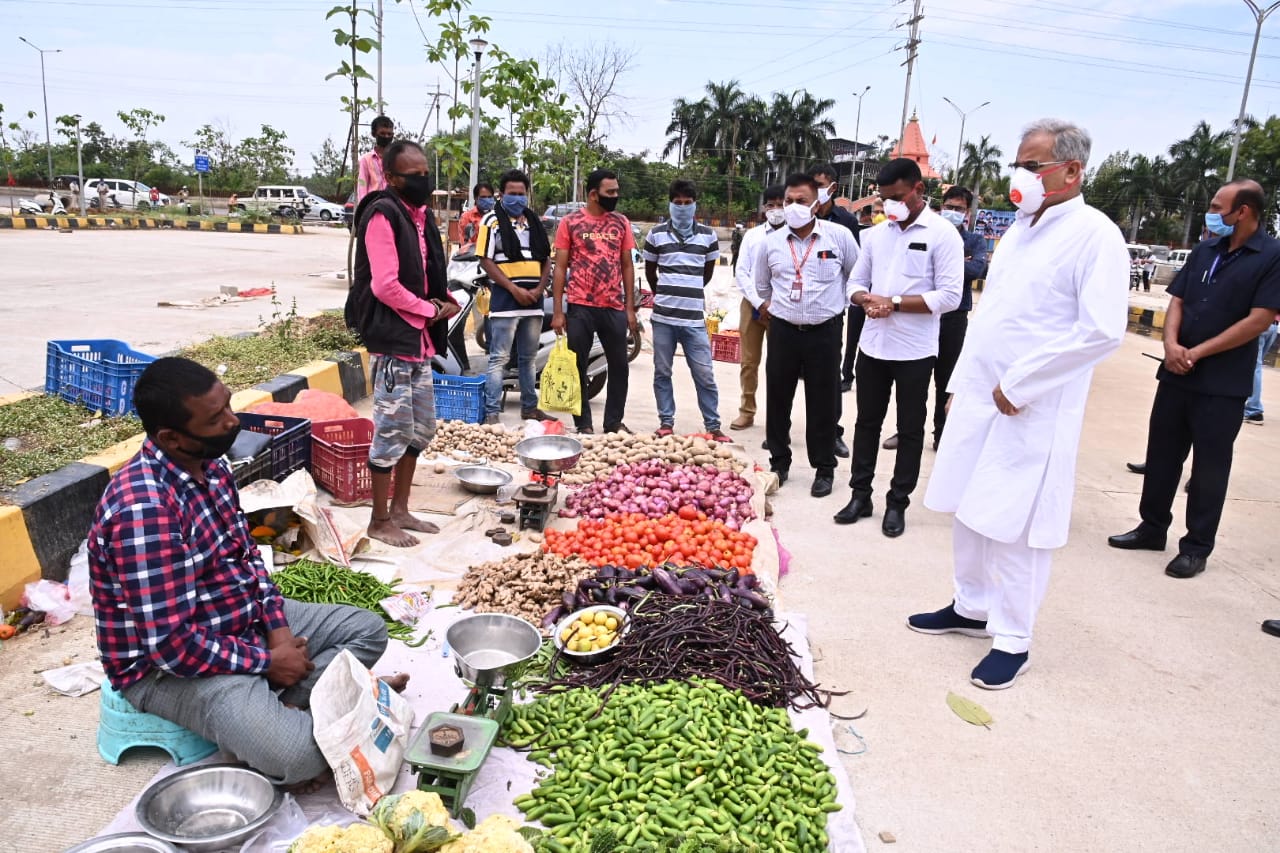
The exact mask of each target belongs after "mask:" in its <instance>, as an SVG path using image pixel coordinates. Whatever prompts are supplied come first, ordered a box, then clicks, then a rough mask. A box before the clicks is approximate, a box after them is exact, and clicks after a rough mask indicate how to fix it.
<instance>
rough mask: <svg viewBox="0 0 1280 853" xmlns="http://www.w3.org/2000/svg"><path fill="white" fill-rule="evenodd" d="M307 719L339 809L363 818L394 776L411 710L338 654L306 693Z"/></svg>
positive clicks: (401, 757)
mask: <svg viewBox="0 0 1280 853" xmlns="http://www.w3.org/2000/svg"><path fill="white" fill-rule="evenodd" d="M311 717H312V720H313V724H312V726H313V728H312V730H313V733H314V734H315V738H316V744H317V745H318V746H319V747H320V752H321V753H323V754H324V757H325V760H326V761H327V762H328V763H329V767H330V768H331V769H332V770H333V780H334V782H336V783H337V786H338V797H339V798H340V799H341V800H342V804H343V805H344V806H346V807H347V808H348V809H350V810H351V811H353V812H355V813H356V814H359V815H367V814H369V812H370V811H371V810H372V809H373V806H374V804H375V803H377V802H378V800H379V799H381V798H382V795H383V794H385V793H386V792H388V791H390V790H391V788H392V787H393V786H394V785H395V783H396V778H397V777H398V776H399V775H400V765H401V764H402V763H403V762H404V751H405V749H406V748H407V747H408V743H409V729H410V728H411V727H412V725H413V706H411V705H410V704H409V702H408V700H406V699H405V698H404V697H402V696H401V695H400V694H398V693H395V692H393V691H392V690H391V688H390V687H388V686H387V684H386V682H384V681H380V680H379V679H378V678H377V677H375V676H374V674H373V673H372V672H370V671H369V670H368V669H366V668H365V666H364V665H363V664H361V663H360V661H358V660H356V658H355V655H353V654H351V652H349V651H347V650H345V649H344V650H343V651H341V652H339V653H338V656H337V657H335V658H334V659H333V661H332V662H331V663H330V664H329V666H328V667H326V668H325V671H324V674H323V675H321V676H320V680H319V681H317V682H316V686H315V689H313V690H312V691H311Z"/></svg>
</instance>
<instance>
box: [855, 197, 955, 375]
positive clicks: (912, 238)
mask: <svg viewBox="0 0 1280 853" xmlns="http://www.w3.org/2000/svg"><path fill="white" fill-rule="evenodd" d="M849 283H850V285H851V288H850V293H851V295H856V294H857V293H858V292H862V293H867V292H870V293H873V294H875V295H876V296H887V297H894V296H920V297H923V298H924V302H925V304H926V305H928V306H929V313H928V314H916V313H908V312H905V311H894V312H893V313H891V314H890V315H889V316H888V317H880V318H873V317H867V322H866V325H864V326H863V327H862V337H861V338H860V339H859V341H858V349H860V350H862V351H863V352H865V353H866V354H867V355H869V356H871V357H872V358H879V359H884V360H886V361H915V360H916V359H921V358H929V357H930V356H936V355H937V354H938V326H939V323H940V322H941V317H942V315H943V314H945V313H947V312H948V311H950V310H952V309H954V308H955V307H956V306H958V305H959V304H960V299H961V297H962V296H963V295H964V240H962V239H961V238H960V232H959V231H957V230H956V227H955V226H954V225H952V224H951V223H950V222H948V221H947V220H945V219H943V218H942V217H941V216H939V215H938V214H936V213H934V212H933V211H932V210H930V209H929V208H928V207H926V208H925V209H924V210H922V211H920V215H919V216H917V217H916V220H915V221H914V222H912V223H911V224H910V225H908V226H907V227H906V228H901V227H899V225H898V223H896V222H882V223H880V224H879V225H876V226H874V227H872V228H869V229H867V230H866V231H863V232H862V254H861V255H860V256H859V257H858V263H857V266H855V267H854V270H853V275H852V276H851V277H850V279H849Z"/></svg>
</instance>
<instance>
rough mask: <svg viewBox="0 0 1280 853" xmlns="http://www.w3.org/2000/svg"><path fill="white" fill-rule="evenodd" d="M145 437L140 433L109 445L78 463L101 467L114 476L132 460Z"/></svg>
mask: <svg viewBox="0 0 1280 853" xmlns="http://www.w3.org/2000/svg"><path fill="white" fill-rule="evenodd" d="M146 437H147V436H146V434H145V433H141V432H140V433H138V434H137V435H135V436H132V437H131V438H126V439H125V440H124V441H122V442H120V443H118V444H113V445H111V446H110V447H108V448H107V449H106V450H103V451H101V452H99V453H95V454H93V455H92V456H86V457H85V458H84V459H81V460H80V461H81V462H84V463H85V464H87V465H101V466H102V467H103V468H106V469H107V471H108V472H109V473H112V474H114V473H115V472H117V471H119V470H120V469H121V468H123V467H124V464H125V463H126V462H128V461H129V460H130V459H132V458H133V457H134V455H135V454H136V453H137V452H138V451H139V450H140V449H141V448H142V442H143V440H144V439H146Z"/></svg>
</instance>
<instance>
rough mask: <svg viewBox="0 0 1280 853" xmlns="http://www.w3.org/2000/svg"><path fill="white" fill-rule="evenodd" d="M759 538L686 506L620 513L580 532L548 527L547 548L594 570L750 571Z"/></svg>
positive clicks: (584, 523) (589, 522) (587, 522)
mask: <svg viewBox="0 0 1280 853" xmlns="http://www.w3.org/2000/svg"><path fill="white" fill-rule="evenodd" d="M755 547H756V538H755V537H754V536H752V535H751V534H749V533H743V532H742V531H740V530H734V529H732V528H730V527H728V526H726V525H724V524H722V523H721V522H719V521H714V520H711V519H709V518H707V514H706V513H705V512H694V511H693V510H692V508H691V507H684V508H682V511H681V512H680V513H679V514H676V513H672V514H669V515H664V516H662V517H661V518H649V517H647V516H645V515H641V514H640V513H619V514H617V515H609V516H606V517H605V518H600V519H597V518H584V519H582V520H581V521H579V522H578V527H577V529H575V530H555V529H553V528H548V529H547V531H546V541H545V542H544V544H543V548H544V549H545V550H546V551H547V552H549V553H552V554H556V555H559V556H562V557H566V556H569V555H577V556H579V557H581V558H583V559H584V560H586V561H587V562H589V563H591V564H592V565H594V566H626V567H628V568H632V569H634V568H638V567H639V566H657V565H661V564H663V563H668V562H675V563H680V564H682V565H693V566H707V567H722V568H734V569H738V570H739V571H750V570H751V554H752V552H753V551H754V550H755Z"/></svg>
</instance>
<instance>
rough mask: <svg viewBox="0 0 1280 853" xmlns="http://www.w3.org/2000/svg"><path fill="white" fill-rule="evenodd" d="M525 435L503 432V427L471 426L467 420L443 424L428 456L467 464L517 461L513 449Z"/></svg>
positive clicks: (444, 422) (439, 427) (498, 425)
mask: <svg viewBox="0 0 1280 853" xmlns="http://www.w3.org/2000/svg"><path fill="white" fill-rule="evenodd" d="M521 438H523V434H522V433H519V432H516V431H513V430H506V429H503V427H502V425H501V424H488V425H485V424H469V423H466V422H465V421H440V422H438V423H437V424H436V437H435V438H433V439H431V446H430V447H429V448H427V453H428V454H436V455H440V456H449V457H452V458H454V459H458V460H460V461H463V462H475V461H476V460H478V459H487V460H489V461H490V462H515V461H516V455H515V453H514V452H512V448H513V447H515V446H516V444H518V443H519V441H520V439H521Z"/></svg>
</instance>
